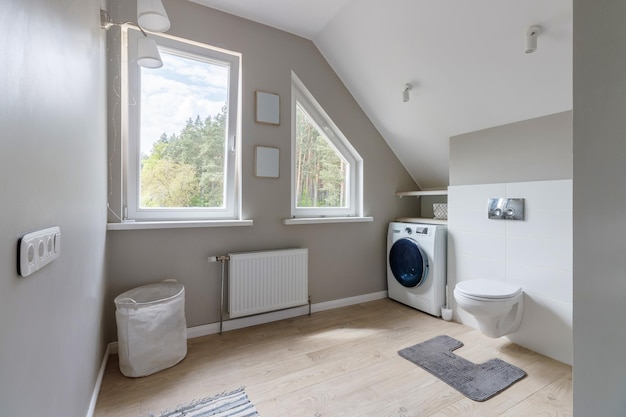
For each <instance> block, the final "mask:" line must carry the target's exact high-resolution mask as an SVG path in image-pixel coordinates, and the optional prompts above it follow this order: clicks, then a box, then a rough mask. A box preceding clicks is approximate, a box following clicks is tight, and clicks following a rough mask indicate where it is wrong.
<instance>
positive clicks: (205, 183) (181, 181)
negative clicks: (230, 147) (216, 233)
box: [141, 106, 226, 207]
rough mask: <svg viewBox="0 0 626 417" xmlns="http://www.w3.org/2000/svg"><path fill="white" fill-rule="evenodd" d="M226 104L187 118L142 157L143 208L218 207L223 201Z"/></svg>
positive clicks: (163, 135)
mask: <svg viewBox="0 0 626 417" xmlns="http://www.w3.org/2000/svg"><path fill="white" fill-rule="evenodd" d="M225 126H226V106H224V107H222V109H221V112H220V113H219V114H217V115H216V116H209V117H207V118H205V119H204V120H202V119H201V118H200V116H196V118H195V120H194V119H192V118H189V119H188V120H187V122H186V124H185V127H184V128H183V129H182V130H181V131H180V133H179V134H178V135H175V134H173V135H171V136H169V137H168V136H167V135H166V134H165V133H164V134H162V135H161V137H160V138H159V139H158V140H157V141H156V142H155V143H154V145H153V147H152V150H151V152H150V154H149V155H146V156H144V157H143V159H142V168H141V204H142V206H144V207H221V206H222V205H223V203H224V167H225V145H226V141H225V137H226V132H225Z"/></svg>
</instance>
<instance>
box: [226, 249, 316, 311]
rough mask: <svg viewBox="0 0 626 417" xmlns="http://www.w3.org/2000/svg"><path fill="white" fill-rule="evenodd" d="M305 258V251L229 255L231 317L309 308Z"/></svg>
mask: <svg viewBox="0 0 626 417" xmlns="http://www.w3.org/2000/svg"><path fill="white" fill-rule="evenodd" d="M308 254H309V251H308V249H285V250H276V251H262V252H248V253H230V254H228V256H229V257H230V260H229V263H228V301H229V302H228V307H229V314H230V317H231V318H235V317H243V316H250V315H252V314H258V313H265V312H268V311H275V310H281V309H284V308H290V307H297V306H302V305H305V304H308V302H309V283H308V282H309V274H308Z"/></svg>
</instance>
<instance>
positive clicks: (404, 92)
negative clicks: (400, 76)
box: [402, 83, 413, 103]
mask: <svg viewBox="0 0 626 417" xmlns="http://www.w3.org/2000/svg"><path fill="white" fill-rule="evenodd" d="M412 89H413V86H412V85H411V84H409V83H406V84H404V88H403V89H402V102H403V103H406V102H407V101H409V99H410V97H409V91H411V90H412Z"/></svg>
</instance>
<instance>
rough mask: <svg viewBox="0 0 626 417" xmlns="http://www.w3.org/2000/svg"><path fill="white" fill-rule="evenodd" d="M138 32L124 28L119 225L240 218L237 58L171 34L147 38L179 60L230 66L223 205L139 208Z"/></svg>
mask: <svg viewBox="0 0 626 417" xmlns="http://www.w3.org/2000/svg"><path fill="white" fill-rule="evenodd" d="M140 36H143V35H142V34H141V32H140V31H139V30H137V29H135V28H133V27H129V26H128V25H126V26H124V27H123V28H122V54H123V57H124V59H122V67H123V68H122V71H121V78H122V80H121V103H122V144H123V149H122V171H123V172H122V178H123V180H122V181H123V182H122V201H123V206H124V213H123V214H124V216H123V220H136V221H190V220H240V219H241V175H240V172H241V145H240V143H239V142H240V141H238V140H237V138H238V137H240V136H241V135H240V131H241V123H240V114H241V104H240V103H241V100H240V97H241V92H240V86H241V54H238V53H234V52H231V51H226V50H221V49H218V48H213V47H211V46H209V45H205V44H201V43H198V42H193V41H188V40H185V39H181V38H177V37H174V36H170V35H156V34H152V33H151V34H150V37H151V38H152V39H154V40H155V41H156V43H157V45H158V46H159V48H162V49H163V50H165V51H167V52H168V53H173V54H176V55H180V56H183V57H190V58H195V59H198V60H200V61H206V62H212V61H213V62H219V63H224V64H227V65H228V66H229V85H228V93H227V108H228V118H227V123H226V132H225V135H226V141H227V143H226V150H225V151H226V158H225V161H224V163H225V170H224V171H225V178H224V206H223V207H221V208H215V207H183V208H178V207H172V208H142V207H141V204H140V198H141V197H140V195H139V186H140V185H139V182H140V177H141V169H140V167H141V150H140V149H141V135H140V124H141V121H140V115H141V68H140V67H139V65H137V63H136V60H135V57H136V55H137V52H136V49H137V39H138V38H139V37H140Z"/></svg>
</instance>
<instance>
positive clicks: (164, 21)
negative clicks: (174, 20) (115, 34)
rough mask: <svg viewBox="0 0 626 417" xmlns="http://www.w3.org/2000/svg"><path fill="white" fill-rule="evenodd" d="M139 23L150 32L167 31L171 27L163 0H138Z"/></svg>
mask: <svg viewBox="0 0 626 417" xmlns="http://www.w3.org/2000/svg"><path fill="white" fill-rule="evenodd" d="M137 23H139V26H141V27H142V28H144V29H146V30H149V31H150V32H167V30H168V29H169V28H170V19H169V17H167V12H166V11H165V7H163V3H162V2H161V0H137Z"/></svg>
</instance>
